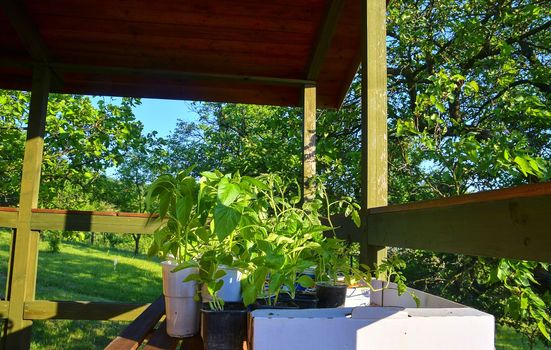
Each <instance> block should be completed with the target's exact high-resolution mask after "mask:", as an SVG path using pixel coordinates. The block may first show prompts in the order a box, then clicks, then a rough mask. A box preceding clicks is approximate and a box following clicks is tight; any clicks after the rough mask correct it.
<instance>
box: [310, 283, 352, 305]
mask: <svg viewBox="0 0 551 350" xmlns="http://www.w3.org/2000/svg"><path fill="white" fill-rule="evenodd" d="M346 289H347V286H346V285H335V286H332V285H317V286H316V294H317V296H318V299H319V301H318V308H320V309H321V308H329V307H339V306H344V302H345V301H346Z"/></svg>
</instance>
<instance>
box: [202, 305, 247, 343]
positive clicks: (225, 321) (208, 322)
mask: <svg viewBox="0 0 551 350" xmlns="http://www.w3.org/2000/svg"><path fill="white" fill-rule="evenodd" d="M201 337H202V338H203V344H204V349H205V350H241V349H243V341H244V340H246V338H247V309H246V308H245V307H244V306H243V304H241V303H225V304H224V310H222V311H213V310H210V309H209V306H208V304H203V309H202V310H201Z"/></svg>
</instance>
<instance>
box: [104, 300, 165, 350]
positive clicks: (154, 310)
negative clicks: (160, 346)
mask: <svg viewBox="0 0 551 350" xmlns="http://www.w3.org/2000/svg"><path fill="white" fill-rule="evenodd" d="M164 313H165V299H164V296H162V295H161V296H160V297H159V298H157V300H155V301H154V302H153V303H152V304H151V305H150V306H149V307H148V308H147V309H146V310H145V311H144V312H143V313H141V314H140V315H139V316H138V317H137V318H136V319H135V320H134V321H133V322H132V323H131V324H129V325H128V326H127V327H126V328H125V329H124V330H123V331H122V332H121V334H120V335H119V336H118V337H116V338H115V339H114V340H113V341H112V342H111V343H110V344H109V345H107V346H106V347H105V350H123V349H124V350H134V349H137V348H138V346H139V345H140V344H141V343H142V342H143V341H144V339H145V338H146V337H147V335H148V334H149V333H150V332H151V330H152V329H153V328H154V327H155V325H156V324H157V323H158V322H159V319H160V318H161V317H162V316H163V314H164Z"/></svg>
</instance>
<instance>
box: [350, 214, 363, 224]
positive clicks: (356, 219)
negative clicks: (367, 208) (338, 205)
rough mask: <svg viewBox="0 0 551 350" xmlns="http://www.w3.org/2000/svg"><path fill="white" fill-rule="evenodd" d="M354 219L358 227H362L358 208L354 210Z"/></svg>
mask: <svg viewBox="0 0 551 350" xmlns="http://www.w3.org/2000/svg"><path fill="white" fill-rule="evenodd" d="M352 221H354V224H355V225H356V227H360V225H361V224H362V223H361V219H360V214H358V211H356V210H354V211H352Z"/></svg>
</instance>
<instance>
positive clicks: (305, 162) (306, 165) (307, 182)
mask: <svg viewBox="0 0 551 350" xmlns="http://www.w3.org/2000/svg"><path fill="white" fill-rule="evenodd" d="M303 94H304V96H303V99H304V121H303V129H302V140H303V149H302V157H303V158H302V169H303V176H302V181H303V192H304V197H303V199H304V200H311V199H313V198H314V196H315V187H314V184H313V180H314V177H315V176H316V87H315V86H314V85H305V86H304V92H303Z"/></svg>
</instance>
